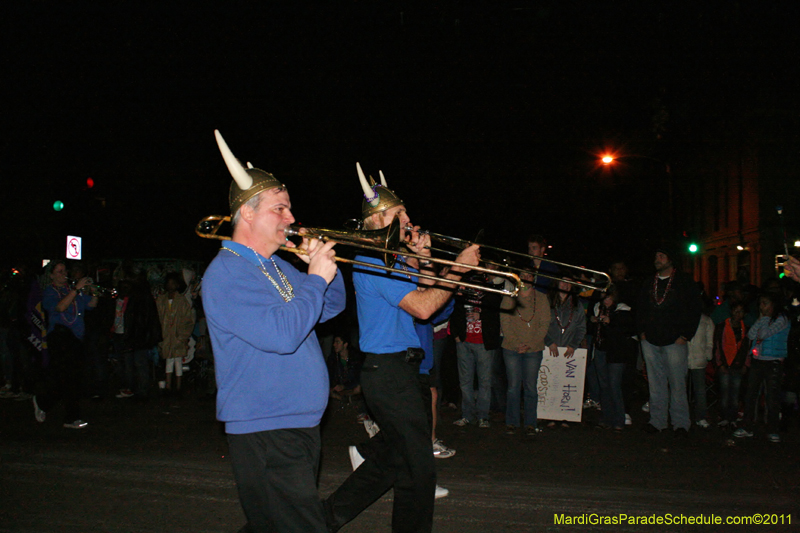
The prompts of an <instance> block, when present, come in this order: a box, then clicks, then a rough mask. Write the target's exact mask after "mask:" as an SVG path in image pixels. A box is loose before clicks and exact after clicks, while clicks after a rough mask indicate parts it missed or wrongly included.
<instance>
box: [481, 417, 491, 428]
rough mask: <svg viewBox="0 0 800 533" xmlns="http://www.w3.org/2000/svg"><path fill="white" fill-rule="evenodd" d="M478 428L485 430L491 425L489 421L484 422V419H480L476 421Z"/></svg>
mask: <svg viewBox="0 0 800 533" xmlns="http://www.w3.org/2000/svg"><path fill="white" fill-rule="evenodd" d="M478 427H479V428H484V429H486V428H489V427H492V424H490V423H489V421H488V420H486V419H485V418H481V419H480V420H478Z"/></svg>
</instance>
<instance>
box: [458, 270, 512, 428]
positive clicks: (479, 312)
mask: <svg viewBox="0 0 800 533" xmlns="http://www.w3.org/2000/svg"><path fill="white" fill-rule="evenodd" d="M469 281H472V282H483V283H486V284H488V283H489V277H488V276H486V275H485V274H483V273H481V272H478V273H475V274H473V275H472V276H470V278H469ZM500 298H501V296H500V295H499V294H497V293H493V292H486V291H481V290H478V289H462V290H460V291H459V292H458V294H457V295H456V306H455V308H454V309H453V316H452V317H450V332H451V333H452V334H453V337H454V339H455V341H456V357H457V360H458V381H459V384H460V387H461V418H459V419H458V420H456V421H455V422H453V424H455V425H456V426H461V427H464V426H466V425H469V424H476V425H477V426H478V427H479V428H488V427H490V425H491V424H490V422H489V407H490V404H491V398H492V366H493V363H494V357H495V352H496V350H498V349H499V348H500V312H499V306H500ZM476 376H477V380H478V394H477V395H476V394H475V385H474V383H475V378H476Z"/></svg>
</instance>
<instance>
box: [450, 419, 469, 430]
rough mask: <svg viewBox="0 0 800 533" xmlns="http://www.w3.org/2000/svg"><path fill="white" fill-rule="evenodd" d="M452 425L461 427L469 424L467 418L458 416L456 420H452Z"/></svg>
mask: <svg viewBox="0 0 800 533" xmlns="http://www.w3.org/2000/svg"><path fill="white" fill-rule="evenodd" d="M453 425H454V426H458V427H460V428H463V427H464V426H468V425H469V420H467V419H466V418H459V419H458V420H456V421H455V422H453Z"/></svg>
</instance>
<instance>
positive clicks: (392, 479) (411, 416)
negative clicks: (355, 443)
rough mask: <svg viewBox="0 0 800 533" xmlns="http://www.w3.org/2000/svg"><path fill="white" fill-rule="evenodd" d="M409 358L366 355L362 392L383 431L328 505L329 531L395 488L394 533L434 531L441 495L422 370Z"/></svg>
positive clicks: (403, 353) (388, 355)
mask: <svg viewBox="0 0 800 533" xmlns="http://www.w3.org/2000/svg"><path fill="white" fill-rule="evenodd" d="M405 355H406V353H405V352H398V353H393V354H366V358H365V360H364V365H363V367H362V369H361V389H362V391H363V393H364V400H365V401H366V403H367V407H368V408H369V410H370V413H371V414H372V417H373V418H374V420H375V422H377V424H378V426H380V428H381V430H380V433H378V435H377V436H376V437H375V439H372V440H373V441H374V442H373V443H371V446H370V448H371V453H369V454H368V455H367V456H366V457H365V460H364V462H363V463H362V464H361V466H359V467H358V469H357V470H356V471H355V472H353V473H352V474H351V475H350V477H349V478H347V480H345V482H344V483H343V484H342V486H341V487H339V488H338V489H337V490H336V492H334V493H333V494H331V495H330V496H329V497H328V499H327V500H326V501H325V511H326V519H327V522H328V529H329V531H337V530H338V529H339V528H340V527H342V526H343V525H344V524H346V523H347V522H349V521H350V520H352V519H353V518H355V517H356V516H357V515H358V514H359V513H360V512H361V511H363V510H364V509H366V508H367V507H368V506H369V505H371V504H372V503H373V502H374V501H375V500H377V499H378V498H380V497H381V496H382V495H383V494H385V493H386V491H388V490H389V489H390V488H394V508H393V509H392V531H393V532H414V533H424V532H427V531H431V528H432V526H433V502H434V492H435V490H436V467H435V465H434V458H433V447H432V442H431V426H430V422H429V421H428V415H427V412H426V408H425V400H424V399H423V396H422V394H421V393H420V383H419V364H410V363H407V362H406V360H405ZM428 402H430V398H429V399H428Z"/></svg>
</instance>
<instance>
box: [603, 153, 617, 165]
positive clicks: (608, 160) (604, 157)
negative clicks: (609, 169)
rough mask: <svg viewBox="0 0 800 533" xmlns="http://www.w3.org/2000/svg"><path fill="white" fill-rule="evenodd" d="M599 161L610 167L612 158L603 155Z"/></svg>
mask: <svg viewBox="0 0 800 533" xmlns="http://www.w3.org/2000/svg"><path fill="white" fill-rule="evenodd" d="M600 160H601V161H602V162H603V164H604V165H610V164H611V163H612V162H613V161H614V157H613V156H610V155H604V156H603V157H602V158H601V159H600Z"/></svg>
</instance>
